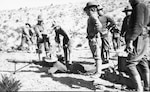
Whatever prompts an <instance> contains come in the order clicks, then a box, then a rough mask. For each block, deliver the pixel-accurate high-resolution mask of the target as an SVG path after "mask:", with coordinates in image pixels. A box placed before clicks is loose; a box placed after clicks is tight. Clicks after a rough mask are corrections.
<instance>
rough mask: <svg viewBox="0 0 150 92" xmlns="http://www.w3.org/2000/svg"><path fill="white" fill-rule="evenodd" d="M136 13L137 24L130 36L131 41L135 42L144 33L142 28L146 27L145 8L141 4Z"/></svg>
mask: <svg viewBox="0 0 150 92" xmlns="http://www.w3.org/2000/svg"><path fill="white" fill-rule="evenodd" d="M135 11H136V14H135V16H134V17H135V20H134V22H135V23H134V26H133V29H132V31H133V33H132V34H131V35H130V39H129V40H133V41H135V40H136V39H137V37H138V36H139V35H140V34H141V33H142V27H143V26H144V7H143V6H141V4H140V5H138V6H137V7H136V9H135Z"/></svg>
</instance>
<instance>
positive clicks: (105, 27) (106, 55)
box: [97, 5, 115, 62]
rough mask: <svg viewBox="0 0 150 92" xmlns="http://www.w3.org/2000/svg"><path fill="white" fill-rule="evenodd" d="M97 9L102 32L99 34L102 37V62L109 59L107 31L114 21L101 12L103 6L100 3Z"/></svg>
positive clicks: (113, 24)
mask: <svg viewBox="0 0 150 92" xmlns="http://www.w3.org/2000/svg"><path fill="white" fill-rule="evenodd" d="M97 10H98V15H99V20H100V22H101V23H102V32H101V33H100V35H101V39H102V51H101V55H102V59H103V61H104V62H108V61H109V57H110V55H109V54H110V52H109V50H110V43H109V37H110V36H109V32H110V30H109V29H111V28H112V27H114V26H115V22H114V20H113V19H112V18H110V17H109V16H105V15H104V12H103V8H102V6H101V5H99V6H98V7H97Z"/></svg>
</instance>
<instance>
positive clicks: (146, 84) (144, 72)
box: [139, 58, 150, 91]
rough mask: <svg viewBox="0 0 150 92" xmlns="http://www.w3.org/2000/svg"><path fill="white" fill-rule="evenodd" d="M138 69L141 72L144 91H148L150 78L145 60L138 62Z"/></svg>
mask: <svg viewBox="0 0 150 92" xmlns="http://www.w3.org/2000/svg"><path fill="white" fill-rule="evenodd" d="M139 67H140V69H141V71H142V79H143V81H144V90H145V91H149V90H150V89H149V87H150V76H149V72H150V71H149V66H148V61H147V59H146V58H143V59H142V61H141V62H140V66H139Z"/></svg>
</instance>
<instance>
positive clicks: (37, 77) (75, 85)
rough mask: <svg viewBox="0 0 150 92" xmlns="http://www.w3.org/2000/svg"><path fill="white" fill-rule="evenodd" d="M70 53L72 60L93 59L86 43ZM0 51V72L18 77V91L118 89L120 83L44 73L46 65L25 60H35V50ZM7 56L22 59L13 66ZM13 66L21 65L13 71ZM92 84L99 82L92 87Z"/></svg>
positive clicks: (119, 89)
mask: <svg viewBox="0 0 150 92" xmlns="http://www.w3.org/2000/svg"><path fill="white" fill-rule="evenodd" d="M72 53H73V54H72V60H73V62H81V63H85V62H87V64H86V65H87V66H88V62H91V63H94V60H93V59H92V57H91V56H92V55H91V52H90V50H89V48H88V47H79V48H76V49H73V52H72ZM0 55H1V57H0V72H1V74H2V75H3V74H7V75H8V76H10V77H13V78H15V79H17V80H20V82H21V83H22V87H21V89H20V90H19V91H97V90H100V91H121V85H120V84H114V83H111V82H109V81H107V80H104V79H101V78H99V79H94V78H92V77H91V76H85V75H81V74H68V73H57V74H53V75H50V74H47V70H48V68H45V67H42V66H39V65H35V64H33V63H30V64H29V63H27V62H31V61H32V60H38V55H37V54H36V53H25V52H9V53H8V52H0ZM115 55H116V52H114V51H112V52H111V57H112V58H113V56H115ZM7 59H16V60H24V63H23V62H22V63H16V67H15V63H12V62H8V60H7ZM110 65H111V66H114V65H117V60H111V64H110ZM24 66H25V67H24ZM22 67H23V68H22ZM15 68H16V69H19V68H21V69H20V70H19V71H17V72H16V73H15V74H13V72H14V70H15ZM87 68H88V69H90V67H87ZM0 78H1V77H0ZM94 84H99V85H100V86H98V87H97V88H96V87H95V86H94Z"/></svg>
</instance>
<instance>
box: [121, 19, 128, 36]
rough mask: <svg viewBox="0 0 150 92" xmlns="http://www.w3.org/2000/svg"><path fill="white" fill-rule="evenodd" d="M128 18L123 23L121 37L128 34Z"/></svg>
mask: <svg viewBox="0 0 150 92" xmlns="http://www.w3.org/2000/svg"><path fill="white" fill-rule="evenodd" d="M126 24H127V17H125V18H124V20H123V23H122V27H121V33H120V35H121V36H124V34H125V32H126V30H127V29H126V27H127V25H126Z"/></svg>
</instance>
